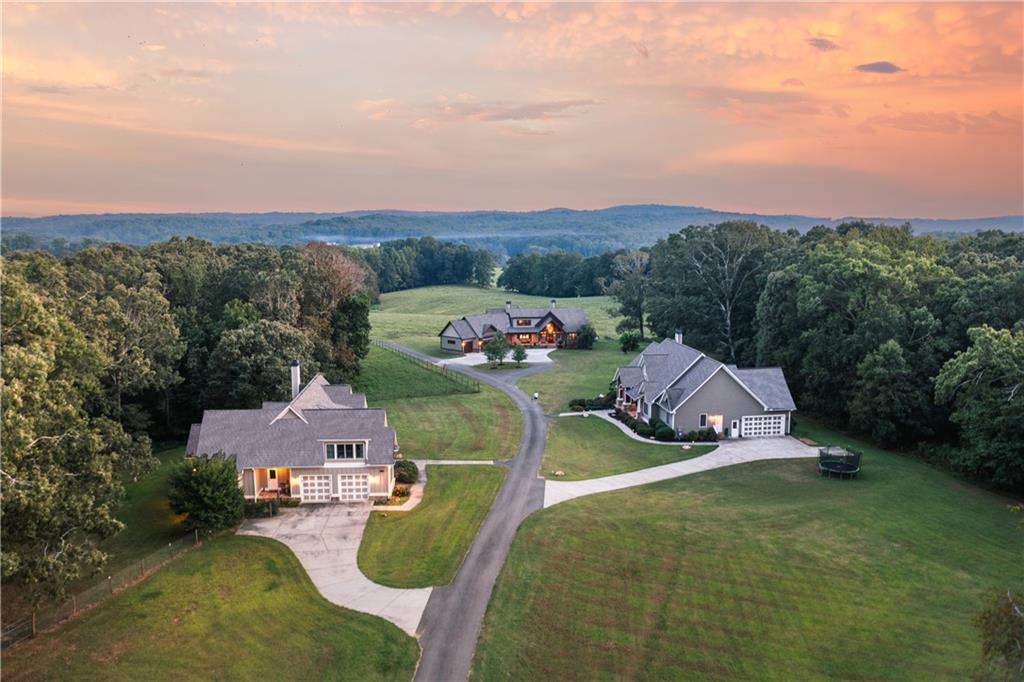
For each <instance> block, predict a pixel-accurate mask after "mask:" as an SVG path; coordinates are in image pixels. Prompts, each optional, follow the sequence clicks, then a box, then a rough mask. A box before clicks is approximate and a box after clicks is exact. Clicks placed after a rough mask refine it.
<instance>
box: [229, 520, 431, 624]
mask: <svg viewBox="0 0 1024 682" xmlns="http://www.w3.org/2000/svg"><path fill="white" fill-rule="evenodd" d="M370 509H371V505H370V504H369V503H352V504H307V505H303V506H301V507H295V508H293V509H282V510H281V514H280V515H278V516H273V517H270V518H261V519H246V520H245V522H243V523H242V527H241V528H240V529H239V531H238V532H239V533H240V534H242V535H256V536H260V537H265V538H272V539H274V540H277V541H279V542H282V543H284V544H285V545H287V546H288V548H289V549H291V550H292V552H294V553H295V556H296V557H298V559H299V562H300V563H301V564H302V567H303V568H305V569H306V572H307V573H308V574H309V577H310V579H311V580H312V581H313V584H314V585H315V586H316V589H317V590H319V591H320V594H322V595H324V597H326V598H327V600H328V601H330V602H332V603H334V604H337V605H338V606H344V607H346V608H349V609H353V610H354V611H362V612H364V613H370V614H373V615H375V616H380V617H381V618H384V619H386V620H389V621H391V622H392V623H394V624H395V625H397V626H398V627H400V628H402V629H403V630H405V631H406V632H407V633H409V634H410V635H413V636H415V635H416V627H417V626H418V625H419V622H420V618H421V617H422V615H423V610H424V609H425V608H426V606H427V601H428V600H429V599H430V593H431V591H432V588H429V587H426V588H421V589H414V590H402V589H396V588H393V587H384V586H383V585H378V584H377V583H375V582H373V581H372V580H370V579H369V578H367V577H366V576H365V575H363V573H362V571H360V570H359V566H358V564H357V562H356V557H357V555H358V553H359V543H360V542H361V541H362V539H363V530H364V529H365V528H366V522H367V520H368V519H369V518H370Z"/></svg>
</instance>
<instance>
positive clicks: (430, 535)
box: [359, 465, 505, 587]
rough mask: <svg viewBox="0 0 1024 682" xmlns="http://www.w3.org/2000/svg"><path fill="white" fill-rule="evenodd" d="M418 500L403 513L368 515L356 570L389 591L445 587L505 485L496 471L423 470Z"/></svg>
mask: <svg viewBox="0 0 1024 682" xmlns="http://www.w3.org/2000/svg"><path fill="white" fill-rule="evenodd" d="M427 474H428V480H427V486H426V489H425V490H424V494H423V500H422V501H421V502H420V503H419V505H417V506H416V508H415V509H413V510H412V511H409V512H391V511H389V512H374V513H373V514H371V515H370V521H369V523H368V524H367V526H366V531H365V532H364V533H363V542H362V544H361V545H360V546H359V568H360V569H361V570H362V571H363V573H364V574H366V576H367V577H368V578H370V579H371V580H373V581H375V582H378V583H381V584H382V585H390V586H392V587H430V586H433V585H447V584H448V583H449V582H451V580H452V578H453V577H454V576H455V572H456V571H457V570H458V568H459V565H460V564H461V563H462V558H463V557H464V556H465V555H466V552H467V551H469V547H470V545H472V544H473V538H475V537H476V533H477V530H479V528H480V524H482V523H483V521H484V517H485V516H487V512H488V511H489V510H490V508H491V504H492V503H493V502H494V497H495V496H496V495H497V494H498V489H499V488H501V483H502V481H504V480H505V468H504V467H499V466H476V465H452V466H440V465H434V466H428V467H427Z"/></svg>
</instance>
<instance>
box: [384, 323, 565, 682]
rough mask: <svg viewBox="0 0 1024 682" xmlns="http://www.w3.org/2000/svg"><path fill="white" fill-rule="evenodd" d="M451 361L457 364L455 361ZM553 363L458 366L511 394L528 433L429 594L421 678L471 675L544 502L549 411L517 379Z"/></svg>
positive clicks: (430, 681)
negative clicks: (495, 601)
mask: <svg viewBox="0 0 1024 682" xmlns="http://www.w3.org/2000/svg"><path fill="white" fill-rule="evenodd" d="M390 345H392V346H394V348H395V349H396V350H400V351H402V352H404V353H407V354H409V355H413V356H415V357H418V358H420V359H422V360H426V361H427V362H436V360H437V358H432V357H430V356H429V355H425V354H423V353H417V352H416V351H413V350H411V349H409V348H406V347H404V346H401V345H399V344H396V343H392V344H390ZM449 367H450V368H452V369H455V368H454V367H453V366H452V365H449ZM549 367H551V365H534V366H531V367H526V368H524V369H521V370H504V371H502V372H497V373H494V374H490V373H485V372H478V371H476V370H472V369H468V368H462V367H460V368H458V370H457V371H460V372H462V373H464V374H467V375H469V376H471V377H473V378H474V379H479V380H480V381H481V382H483V383H485V384H487V385H489V386H492V387H494V388H496V389H498V390H499V391H501V392H503V393H504V394H505V395H507V396H509V397H510V398H511V399H512V401H513V402H515V404H516V407H518V408H519V411H520V413H521V414H522V417H523V433H522V438H521V439H520V441H519V450H518V451H517V452H516V456H515V459H513V460H511V461H510V462H509V464H508V475H507V476H506V477H505V483H504V484H503V485H502V487H501V490H500V491H499V492H498V496H497V498H496V499H495V501H494V504H493V505H492V506H491V510H490V512H488V514H487V518H485V519H484V523H483V525H482V526H481V527H480V532H479V533H477V536H476V539H475V540H474V541H473V546H472V547H470V549H469V553H468V554H467V555H466V558H465V560H464V561H463V562H462V566H460V567H459V571H458V573H456V574H455V579H454V580H452V582H451V583H450V584H448V585H445V586H444V587H435V588H434V590H433V592H431V594H430V600H429V601H428V602H427V608H426V610H425V611H424V612H423V618H422V619H421V620H420V626H419V630H418V634H419V637H420V644H421V645H422V646H423V656H422V657H421V658H420V664H419V667H418V668H417V670H416V678H415V679H416V680H420V681H421V682H456V681H458V680H465V679H467V678H468V677H469V668H470V665H471V664H472V662H473V652H474V651H475V649H476V641H477V638H478V637H479V635H480V625H481V624H482V623H483V619H484V612H485V611H486V610H487V602H488V601H490V599H491V590H493V589H494V582H495V581H496V580H497V579H498V573H499V572H500V571H501V567H502V565H504V563H505V557H506V556H507V555H508V550H509V547H510V546H511V545H512V539H513V538H514V537H515V534H516V529H517V528H519V524H520V523H522V521H523V519H525V518H526V517H527V516H529V515H530V514H531V513H533V512H534V511H537V510H538V509H541V508H542V507H543V506H544V481H543V480H541V479H539V478H538V477H537V472H538V471H539V470H540V464H541V460H542V459H543V458H544V440H545V433H546V428H545V427H546V425H545V420H544V412H543V410H541V408H540V405H539V404H538V403H537V402H535V401H534V400H532V399H531V398H530V397H529V396H527V395H526V394H525V393H523V392H522V391H521V390H519V389H518V388H517V387H516V386H515V382H516V381H518V380H519V378H521V377H523V376H525V375H528V374H534V373H536V372H539V371H543V370H545V369H547V368H549Z"/></svg>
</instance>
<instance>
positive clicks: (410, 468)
mask: <svg viewBox="0 0 1024 682" xmlns="http://www.w3.org/2000/svg"><path fill="white" fill-rule="evenodd" d="M419 478H420V469H419V467H417V466H416V462H412V461H409V460H407V459H403V460H399V461H397V462H395V481H397V482H398V483H415V482H416V481H418V480H419Z"/></svg>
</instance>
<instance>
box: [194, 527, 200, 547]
mask: <svg viewBox="0 0 1024 682" xmlns="http://www.w3.org/2000/svg"><path fill="white" fill-rule="evenodd" d="M195 531H196V542H195V544H197V545H198V544H199V529H198V528H196V529H195Z"/></svg>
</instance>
